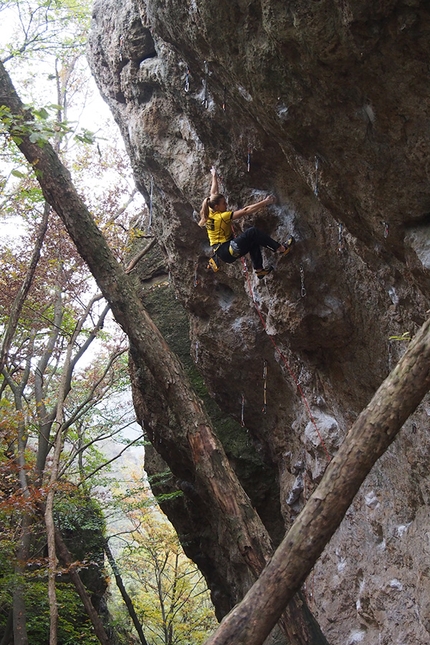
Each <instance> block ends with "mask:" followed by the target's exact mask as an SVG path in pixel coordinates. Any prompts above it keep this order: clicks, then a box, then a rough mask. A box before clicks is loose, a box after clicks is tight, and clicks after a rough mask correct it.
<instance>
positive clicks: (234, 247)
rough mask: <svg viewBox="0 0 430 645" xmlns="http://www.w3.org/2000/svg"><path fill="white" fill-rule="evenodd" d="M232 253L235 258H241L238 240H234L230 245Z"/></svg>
mask: <svg viewBox="0 0 430 645" xmlns="http://www.w3.org/2000/svg"><path fill="white" fill-rule="evenodd" d="M228 250H229V253H230V255H232V256H233V257H234V258H240V249H239V246H238V245H237V242H235V241H234V240H232V241H231V242H230V246H229V247H228Z"/></svg>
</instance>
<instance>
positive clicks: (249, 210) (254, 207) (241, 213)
mask: <svg viewBox="0 0 430 645" xmlns="http://www.w3.org/2000/svg"><path fill="white" fill-rule="evenodd" d="M275 201H276V197H274V196H273V195H269V197H266V198H265V199H262V200H261V201H259V202H257V203H256V204H250V205H249V206H245V207H244V208H241V209H239V210H238V211H234V213H233V217H232V219H239V218H240V217H245V216H246V215H253V214H254V213H257V211H259V210H260V208H263V206H269V204H274V203H275Z"/></svg>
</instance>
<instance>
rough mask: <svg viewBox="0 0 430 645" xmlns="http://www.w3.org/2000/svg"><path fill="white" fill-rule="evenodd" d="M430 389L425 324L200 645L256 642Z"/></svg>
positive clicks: (429, 339) (429, 325)
mask: <svg viewBox="0 0 430 645" xmlns="http://www.w3.org/2000/svg"><path fill="white" fill-rule="evenodd" d="M429 389H430V320H427V321H426V322H425V323H424V325H423V326H422V327H421V329H420V331H419V332H418V334H417V335H416V337H415V339H414V340H413V341H412V343H411V345H410V347H409V348H408V350H407V351H406V353H405V354H404V355H403V358H402V359H401V360H400V362H399V363H398V365H397V366H396V367H395V368H394V370H393V371H392V372H391V374H390V375H389V376H388V377H387V378H386V379H385V381H384V382H383V383H382V385H381V386H380V388H379V389H378V391H377V392H376V394H375V395H374V397H373V399H372V400H371V402H370V403H369V405H368V406H367V408H365V409H364V410H363V412H362V413H361V414H360V416H359V417H358V419H357V421H356V422H355V423H354V425H353V426H352V428H351V430H350V432H349V434H348V435H347V437H346V438H345V440H344V441H343V443H342V445H341V447H340V449H339V451H338V452H337V454H336V456H335V457H334V458H333V459H332V461H331V462H330V464H329V465H328V467H327V470H326V472H325V474H324V476H323V478H322V480H321V483H320V484H319V486H318V488H317V489H316V490H315V492H314V493H313V495H312V496H311V497H310V499H309V501H308V502H307V504H306V506H305V507H304V509H303V511H302V512H301V513H300V515H299V516H298V518H297V519H296V521H295V522H294V524H293V526H292V527H291V529H290V531H288V533H287V535H286V536H285V538H284V540H283V541H282V543H281V544H280V546H279V547H278V549H277V550H276V552H275V554H274V555H273V558H272V560H271V561H270V563H269V564H268V565H267V567H266V568H265V570H264V571H263V573H262V574H261V576H260V578H259V579H258V581H257V582H256V583H255V584H254V585H253V587H252V588H251V589H250V590H249V592H248V593H247V595H246V596H245V598H244V599H243V600H242V602H241V603H240V604H239V605H237V607H235V608H234V609H233V611H231V612H230V614H229V615H228V616H227V617H226V618H225V620H224V621H223V622H222V623H221V625H220V627H219V628H218V630H217V631H216V632H215V634H214V635H213V636H212V637H211V638H209V640H207V641H206V645H231V643H235V645H245V644H246V645H261V643H263V641H264V639H265V638H266V636H267V635H268V634H269V633H270V630H271V629H272V627H273V626H274V625H275V624H276V622H277V620H278V619H279V617H280V616H281V614H282V611H283V608H284V607H285V605H286V604H287V603H288V602H289V600H290V599H291V598H292V597H293V595H294V594H295V593H296V591H297V590H298V589H299V588H300V586H301V585H302V583H303V582H304V580H305V579H306V577H307V575H308V574H309V573H310V571H311V570H312V568H313V566H314V564H315V562H316V561H317V559H318V558H319V556H320V555H321V553H322V551H323V549H324V547H325V545H326V544H327V543H328V541H329V540H330V538H331V536H332V535H333V533H334V532H335V530H336V529H337V527H338V526H339V524H340V523H341V521H342V518H343V517H344V515H345V513H346V511H347V509H348V507H349V506H350V504H351V503H352V500H353V499H354V497H355V495H356V493H357V492H358V490H359V488H360V486H361V484H362V483H363V481H364V480H365V478H366V476H367V475H368V474H369V472H370V470H371V468H372V466H373V465H374V464H375V462H376V461H377V460H378V459H379V457H380V456H381V455H382V454H383V453H384V452H385V450H387V448H388V447H389V445H390V444H391V443H392V441H393V440H394V438H395V437H396V435H397V433H398V432H399V431H400V429H401V427H402V425H403V424H404V422H405V421H406V419H407V418H408V417H409V416H410V415H411V414H412V413H413V412H414V410H415V409H416V407H417V406H418V405H419V403H420V402H421V400H422V398H423V397H424V396H425V394H427V392H428V391H429Z"/></svg>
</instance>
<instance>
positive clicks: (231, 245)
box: [199, 168, 294, 280]
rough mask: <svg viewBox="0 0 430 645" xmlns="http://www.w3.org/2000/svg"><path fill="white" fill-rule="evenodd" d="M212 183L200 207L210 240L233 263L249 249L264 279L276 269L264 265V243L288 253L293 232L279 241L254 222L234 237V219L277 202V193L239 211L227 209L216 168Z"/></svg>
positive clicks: (219, 252) (281, 252) (255, 269)
mask: <svg viewBox="0 0 430 645" xmlns="http://www.w3.org/2000/svg"><path fill="white" fill-rule="evenodd" d="M211 174H212V183H211V192H210V197H206V199H204V200H203V203H202V207H201V210H200V221H199V226H205V227H206V229H207V232H208V237H209V243H210V245H211V247H212V249H213V251H214V253H215V254H216V256H217V257H219V258H220V259H221V260H223V262H227V263H228V264H231V263H232V262H235V260H237V258H240V257H242V255H246V253H249V255H250V256H251V261H252V266H253V267H254V271H255V273H256V275H257V277H258V278H259V279H260V280H261V279H262V278H264V276H266V275H267V274H268V273H270V272H271V271H273V267H272V266H268V267H263V258H262V255H261V249H260V247H261V246H264V247H265V248H267V249H270V250H271V251H274V252H275V253H278V254H279V255H287V253H289V252H290V250H291V247H292V246H293V244H294V238H293V236H292V235H289V236H288V239H287V241H286V242H284V244H279V242H276V241H275V240H273V239H272V238H271V237H269V236H268V235H267V234H266V233H264V232H263V231H260V230H259V229H258V228H256V227H255V226H251V227H250V228H248V229H247V230H246V231H244V232H243V233H241V234H240V235H238V236H237V237H235V238H234V237H233V231H232V226H231V223H232V221H234V220H236V219H239V218H240V217H244V216H246V215H253V214H254V213H256V212H257V211H259V210H260V209H261V208H262V207H263V206H268V205H269V204H274V203H275V201H276V200H275V197H274V196H273V195H270V196H269V197H266V199H262V200H261V201H259V202H257V203H256V204H251V205H250V206H245V208H241V209H240V210H237V211H229V210H227V202H226V199H225V197H224V195H221V194H220V193H219V189H218V177H217V174H216V170H215V168H212V169H211Z"/></svg>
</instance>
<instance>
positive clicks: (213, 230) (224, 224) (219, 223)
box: [206, 208, 233, 246]
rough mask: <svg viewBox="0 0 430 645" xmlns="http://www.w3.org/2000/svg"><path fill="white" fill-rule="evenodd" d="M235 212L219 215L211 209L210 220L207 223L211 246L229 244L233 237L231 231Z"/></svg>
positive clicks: (225, 212)
mask: <svg viewBox="0 0 430 645" xmlns="http://www.w3.org/2000/svg"><path fill="white" fill-rule="evenodd" d="M232 215H233V211H224V212H223V213H219V212H218V211H213V210H212V209H211V208H210V209H209V218H208V221H207V222H206V229H207V231H208V237H209V243H210V245H211V246H214V244H223V243H224V242H228V241H229V240H231V239H232V237H233V232H232V230H231V218H232Z"/></svg>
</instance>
